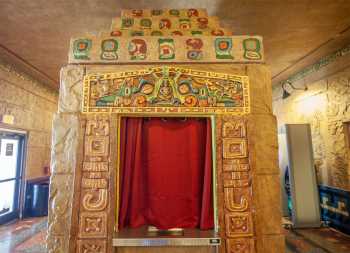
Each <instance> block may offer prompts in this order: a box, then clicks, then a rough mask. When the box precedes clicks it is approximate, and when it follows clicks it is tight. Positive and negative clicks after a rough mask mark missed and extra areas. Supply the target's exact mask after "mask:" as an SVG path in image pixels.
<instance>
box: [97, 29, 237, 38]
mask: <svg viewBox="0 0 350 253" xmlns="http://www.w3.org/2000/svg"><path fill="white" fill-rule="evenodd" d="M103 34H105V36H109V35H110V36H113V37H121V36H123V37H134V36H232V35H233V32H232V31H230V30H228V29H225V28H213V29H210V28H206V29H188V30H179V29H177V30H176V29H162V30H160V29H140V30H132V29H128V30H125V29H124V30H121V29H117V30H113V31H112V32H110V33H108V34H107V33H103Z"/></svg>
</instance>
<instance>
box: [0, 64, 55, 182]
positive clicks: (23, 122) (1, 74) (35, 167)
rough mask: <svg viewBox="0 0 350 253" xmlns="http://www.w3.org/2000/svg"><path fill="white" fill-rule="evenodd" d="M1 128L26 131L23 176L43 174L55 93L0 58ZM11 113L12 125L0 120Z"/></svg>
mask: <svg viewBox="0 0 350 253" xmlns="http://www.w3.org/2000/svg"><path fill="white" fill-rule="evenodd" d="M0 93H1V98H0V127H3V128H14V129H21V130H25V131H27V133H28V140H27V156H26V157H27V159H26V167H25V170H24V172H25V177H26V179H32V178H37V177H42V176H44V169H43V168H44V167H45V166H47V167H49V166H50V152H51V147H50V146H51V127H52V118H53V114H54V113H55V112H56V110H57V101H58V93H57V91H55V90H54V89H50V88H48V87H47V86H45V84H43V83H40V82H39V81H37V80H34V79H32V78H31V77H29V76H28V75H26V74H24V73H22V72H20V71H18V70H17V69H16V68H15V67H13V66H10V65H7V64H6V63H5V62H2V60H1V59H0ZM4 114H7V115H11V116H13V117H14V122H13V124H11V125H8V124H2V123H1V115H4Z"/></svg>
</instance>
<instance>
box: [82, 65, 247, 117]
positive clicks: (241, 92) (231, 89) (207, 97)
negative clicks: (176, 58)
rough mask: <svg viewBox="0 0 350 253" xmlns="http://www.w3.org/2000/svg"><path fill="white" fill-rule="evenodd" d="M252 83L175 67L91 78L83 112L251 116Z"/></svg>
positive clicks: (87, 83)
mask: <svg viewBox="0 0 350 253" xmlns="http://www.w3.org/2000/svg"><path fill="white" fill-rule="evenodd" d="M249 111H250V107H249V81H248V77H247V76H235V75H229V74H220V73H213V72H205V71H196V70H191V69H183V68H175V67H166V66H165V67H158V68H151V69H147V70H140V71H128V72H120V73H109V74H90V75H87V76H85V79H84V101H83V112H118V113H130V112H133V113H138V112H139V113H160V112H164V113H175V114H176V113H191V112H192V113H196V114H198V113H231V114H246V113H249Z"/></svg>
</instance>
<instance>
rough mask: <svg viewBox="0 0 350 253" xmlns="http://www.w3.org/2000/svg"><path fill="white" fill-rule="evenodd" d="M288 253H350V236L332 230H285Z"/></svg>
mask: <svg viewBox="0 0 350 253" xmlns="http://www.w3.org/2000/svg"><path fill="white" fill-rule="evenodd" d="M285 235H286V253H350V236H348V235H344V234H342V233H340V232H338V231H336V230H333V229H331V228H317V229H295V230H285Z"/></svg>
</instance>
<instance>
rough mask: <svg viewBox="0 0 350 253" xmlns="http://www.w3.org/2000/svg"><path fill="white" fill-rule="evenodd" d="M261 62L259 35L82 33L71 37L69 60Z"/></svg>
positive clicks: (73, 61) (83, 61) (86, 61)
mask: <svg viewBox="0 0 350 253" xmlns="http://www.w3.org/2000/svg"><path fill="white" fill-rule="evenodd" d="M167 61H168V62H181V63H183V62H205V63H210V62H263V61H264V52H263V45H262V38H261V37H259V36H199V37H198V36H168V37H167V36H164V37H158V36H135V37H114V36H113V37H112V36H106V37H104V36H94V35H91V36H84V37H81V38H77V39H73V40H72V41H71V48H70V55H69V63H99V62H109V63H130V62H144V63H146V62H149V63H159V62H167Z"/></svg>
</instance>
